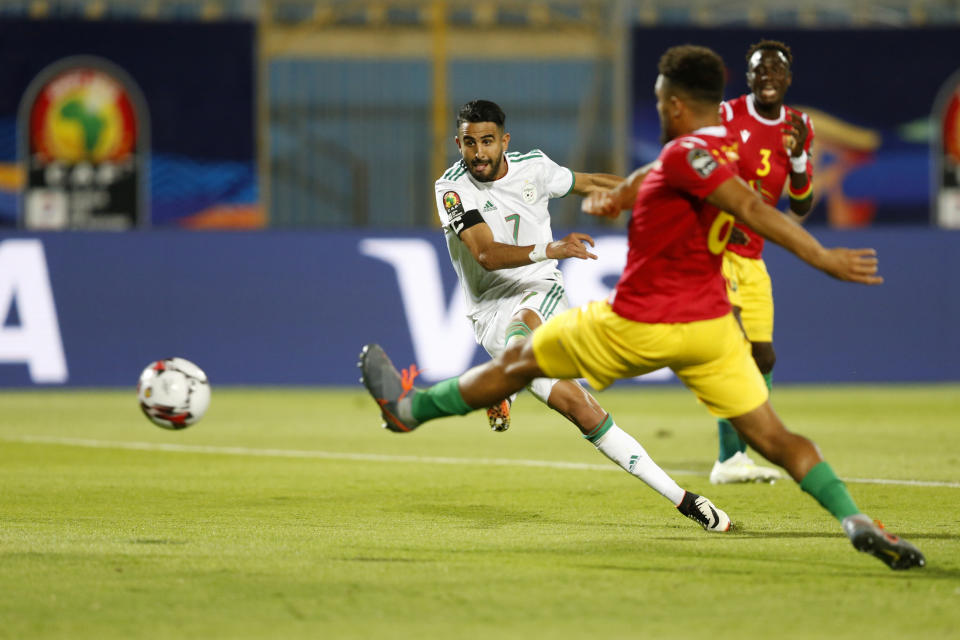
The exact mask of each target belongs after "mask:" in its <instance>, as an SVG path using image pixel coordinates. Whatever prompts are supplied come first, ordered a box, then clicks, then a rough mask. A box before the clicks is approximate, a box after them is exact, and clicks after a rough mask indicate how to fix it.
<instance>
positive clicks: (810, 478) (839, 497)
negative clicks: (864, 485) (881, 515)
mask: <svg viewBox="0 0 960 640" xmlns="http://www.w3.org/2000/svg"><path fill="white" fill-rule="evenodd" d="M800 488H801V489H803V490H804V491H806V492H807V493H809V494H810V495H811V496H813V497H814V498H816V499H817V502H819V503H820V505H821V506H823V508H824V509H826V510H827V511H829V512H830V513H832V514H833V517H834V518H836V519H837V520H840V521H841V522H843V519H844V518H846V517H847V516H852V515H856V514H858V513H860V509H858V508H857V505H856V503H854V501H853V498H852V497H850V492H849V491H847V485H845V484H843V480H841V479H840V478H838V477H837V474H835V473H834V472H833V469H831V468H830V465H829V464H827V463H826V462H821V463H819V464H817V465H816V466H815V467H813V469H810V471H809V472H807V475H805V476H804V477H803V480H801V481H800Z"/></svg>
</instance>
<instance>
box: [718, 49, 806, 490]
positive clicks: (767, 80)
mask: <svg viewBox="0 0 960 640" xmlns="http://www.w3.org/2000/svg"><path fill="white" fill-rule="evenodd" d="M792 64H793V55H792V54H791V53H790V47H788V46H787V45H785V44H784V43H782V42H777V41H776V40H762V41H760V42H758V43H756V44H755V45H753V46H751V47H750V49H749V51H747V86H749V87H750V91H751V93H748V94H746V95H742V96H740V97H739V98H735V99H733V100H728V101H727V102H724V103H722V104H721V105H720V117H721V119H722V120H723V122H724V124H725V125H726V127H727V130H728V132H729V134H730V136H731V138H733V143H732V144H731V151H733V152H735V153H736V154H737V156H738V160H737V165H738V167H739V171H740V177H741V178H743V179H744V180H745V181H746V182H747V183H748V184H749V185H750V186H751V187H753V189H754V191H756V192H757V193H758V194H760V197H761V198H762V199H763V201H764V202H766V203H767V204H769V205H770V206H772V207H776V206H777V202H778V201H779V200H780V196H781V195H782V194H783V191H784V186H785V185H786V184H787V182H788V181H789V188H788V192H789V194H790V211H791V212H792V213H793V214H794V215H795V217H796V219H797V220H798V221H799V220H803V218H804V217H805V216H806V215H807V213H809V212H810V207H811V205H812V204H813V187H812V186H811V177H812V176H813V163H812V162H811V161H810V145H811V143H812V141H813V123H812V122H811V121H810V118H809V117H807V115H806V114H805V113H802V112H800V111H797V110H796V109H793V108H791V107H788V106H786V105H785V104H783V100H784V97H785V96H786V93H787V88H788V87H789V86H790V83H791V81H792V80H793V76H792V74H791V66H792ZM762 254H763V237H761V236H760V235H759V234H757V233H755V232H754V231H752V230H751V229H750V228H749V227H747V226H746V225H743V224H742V223H739V222H738V223H737V225H736V229H735V231H734V234H733V236H731V238H730V242H729V244H728V245H727V250H726V252H725V253H724V257H723V275H724V278H726V281H727V295H728V297H729V298H730V303H731V304H732V305H733V307H734V313H736V314H737V317H738V318H739V319H740V323H741V325H742V326H743V330H744V333H746V334H747V339H748V340H750V343H751V349H752V352H753V359H754V360H756V362H757V367H758V368H759V369H760V373H762V374H763V378H764V380H765V381H766V384H767V387H768V388H770V387H771V385H772V380H773V365H774V363H775V362H776V360H777V356H776V353H775V352H774V350H773V287H772V285H771V282H770V275H769V274H768V273H767V267H766V265H765V264H764V262H763V257H762ZM717 435H718V441H719V446H718V454H717V460H716V462H714V464H713V469H712V470H711V471H710V482H712V483H714V484H724V483H729V482H772V481H774V480H776V479H778V478H779V477H780V472H779V471H778V470H776V469H773V468H770V467H763V466H760V465H757V464H756V463H755V462H754V461H753V460H752V459H751V458H750V457H749V456H748V455H747V453H746V449H747V444H746V443H745V442H744V441H743V438H741V437H740V436H739V435H738V434H737V432H736V430H735V429H734V428H733V426H732V425H731V424H730V421H729V420H726V419H720V420H718V423H717Z"/></svg>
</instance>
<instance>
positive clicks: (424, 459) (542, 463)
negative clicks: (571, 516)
mask: <svg viewBox="0 0 960 640" xmlns="http://www.w3.org/2000/svg"><path fill="white" fill-rule="evenodd" d="M0 440H5V441H7V442H22V443H25V444H53V445H63V446H71V447H88V448H92V449H126V450H130V451H171V452H176V453H206V454H214V455H228V456H258V457H264V458H312V459H322V460H355V461H360V462H415V463H420V464H452V465H459V466H469V465H486V466H508V467H542V468H548V469H575V470H580V471H619V469H618V468H617V467H615V466H613V465H610V464H602V465H601V464H590V463H585V462H563V461H557V460H523V459H515V458H449V457H440V456H401V455H390V454H381V453H342V452H338V451H310V450H300V449H252V448H249V447H215V446H210V445H197V444H169V443H162V442H124V441H110V440H91V439H88V438H63V437H58V436H0ZM666 471H667V473H670V474H672V475H685V476H703V475H704V473H703V472H701V471H691V470H688V469H666ZM844 481H845V482H854V483H860V484H884V485H899V486H910V487H947V488H950V489H960V482H942V481H937V480H890V479H885V478H844Z"/></svg>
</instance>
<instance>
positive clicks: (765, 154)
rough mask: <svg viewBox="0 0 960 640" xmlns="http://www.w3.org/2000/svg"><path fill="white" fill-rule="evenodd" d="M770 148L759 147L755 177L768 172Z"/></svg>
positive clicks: (762, 175) (760, 176)
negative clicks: (758, 159) (758, 163)
mask: <svg viewBox="0 0 960 640" xmlns="http://www.w3.org/2000/svg"><path fill="white" fill-rule="evenodd" d="M771 153H772V152H771V151H770V149H760V168H759V169H757V177H759V178H762V177H764V176H765V175H767V174H769V173H770V154H771Z"/></svg>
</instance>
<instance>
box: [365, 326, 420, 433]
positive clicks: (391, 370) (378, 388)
mask: <svg viewBox="0 0 960 640" xmlns="http://www.w3.org/2000/svg"><path fill="white" fill-rule="evenodd" d="M357 366H358V367H360V371H361V376H360V382H362V383H363V386H365V387H366V388H367V391H369V392H370V395H371V396H373V399H374V400H376V401H377V405H378V406H379V407H380V415H381V416H383V428H384V429H389V430H390V431H394V432H396V433H407V432H409V431H413V430H414V429H416V428H417V427H418V426H420V423H419V422H418V421H417V420H414V418H413V416H412V415H410V413H411V412H410V403H409V402H406V403H402V402H401V400H404V399H407V400H409V398H412V397H413V394H414V393H416V389H414V388H413V380H414V378H416V377H417V375H419V374H420V371H419V370H418V369H417V365H415V364H412V365H410V367H409V368H407V369H404V370H403V371H402V372H400V371H397V368H396V367H394V366H393V363H392V362H390V358H388V357H387V354H386V353H385V352H384V350H383V349H382V348H381V347H380V345H378V344H368V345H365V346H364V347H363V351H361V352H360V361H359V362H357ZM411 392H412V393H411Z"/></svg>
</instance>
